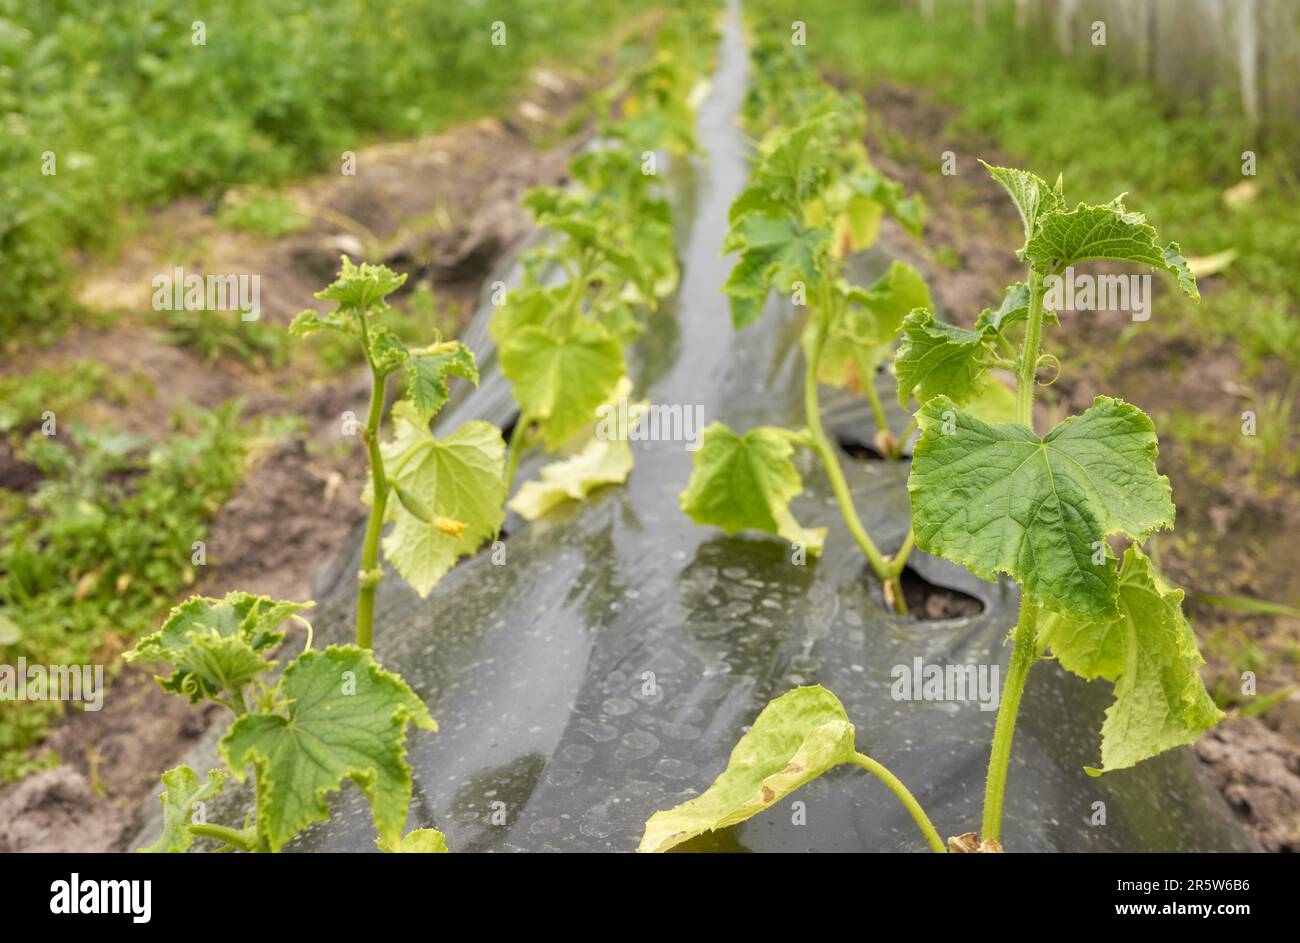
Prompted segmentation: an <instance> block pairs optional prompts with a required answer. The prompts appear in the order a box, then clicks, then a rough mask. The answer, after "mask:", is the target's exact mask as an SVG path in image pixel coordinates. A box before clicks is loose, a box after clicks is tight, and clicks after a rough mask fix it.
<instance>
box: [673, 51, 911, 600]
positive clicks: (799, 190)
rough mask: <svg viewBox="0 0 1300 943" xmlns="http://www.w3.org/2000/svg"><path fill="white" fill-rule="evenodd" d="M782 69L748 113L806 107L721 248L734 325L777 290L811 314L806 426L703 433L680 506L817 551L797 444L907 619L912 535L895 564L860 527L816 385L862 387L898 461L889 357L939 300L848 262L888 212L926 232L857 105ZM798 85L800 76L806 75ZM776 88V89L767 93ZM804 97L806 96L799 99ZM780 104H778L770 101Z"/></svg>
mask: <svg viewBox="0 0 1300 943" xmlns="http://www.w3.org/2000/svg"><path fill="white" fill-rule="evenodd" d="M769 61H781V62H786V63H788V65H787V66H786V67H785V68H784V69H783V70H775V71H777V73H778V74H786V75H787V76H788V77H789V81H788V82H786V83H784V84H780V83H768V84H767V85H763V86H760V87H759V88H760V92H759V93H757V95H756V96H755V97H751V107H750V113H751V114H752V115H754V116H761V115H763V114H766V113H767V109H768V108H769V107H774V108H778V111H777V113H783V112H782V111H780V110H779V106H780V105H781V104H786V103H790V104H792V102H790V99H791V98H792V97H793V98H794V99H795V100H797V102H799V103H800V104H801V105H802V106H803V107H804V108H805V109H806V110H805V114H806V115H807V116H806V117H805V118H804V120H802V121H801V122H800V123H798V124H796V125H794V126H793V127H781V126H778V127H774V128H772V129H771V130H769V131H768V132H767V133H766V134H765V135H764V136H763V139H762V141H761V142H760V143H759V144H758V148H757V156H756V158H755V161H754V167H753V170H752V172H751V179H750V184H749V186H748V187H747V188H746V189H745V190H744V191H743V192H742V193H741V194H740V195H739V196H738V197H737V198H736V200H735V201H734V202H733V203H732V206H731V213H730V224H731V229H730V231H729V232H728V234H727V238H726V241H725V242H724V244H723V251H724V252H732V251H734V252H738V253H739V254H740V259H739V262H738V263H737V265H736V267H735V269H734V270H733V271H732V273H731V277H730V278H729V279H728V281H727V284H726V292H727V295H728V298H729V301H730V306H731V316H732V321H733V323H734V324H735V325H736V327H737V328H741V327H745V326H746V325H748V324H751V323H753V322H754V321H755V320H757V319H758V317H759V315H760V314H761V313H762V310H763V306H764V304H765V303H766V301H767V298H768V296H769V295H770V293H771V292H772V291H773V290H776V291H778V292H782V293H788V294H789V295H790V296H791V297H792V298H793V299H794V301H795V303H796V304H798V305H805V306H807V307H808V308H809V314H808V319H807V323H806V325H805V327H804V330H803V335H802V347H803V353H804V358H805V370H804V413H805V423H806V425H805V427H804V428H802V429H781V428H776V427H769V426H764V427H760V428H757V429H751V430H750V431H749V432H747V433H745V434H744V435H740V434H738V433H736V432H733V431H732V430H730V429H728V428H727V427H726V426H725V425H723V424H722V423H718V422H715V423H712V424H711V425H710V426H709V427H708V428H707V429H705V431H704V440H703V445H702V447H701V448H700V450H699V451H698V452H696V453H695V468H694V472H693V473H692V475H691V480H690V482H689V484H688V485H687V488H686V490H685V491H683V492H682V494H681V505H682V509H683V510H684V511H685V512H686V513H687V514H689V515H690V516H691V519H692V520H694V521H695V522H696V523H698V524H707V525H713V526H717V527H721V528H722V529H723V530H724V531H726V532H727V533H735V532H737V531H740V530H762V531H766V532H768V533H774V534H777V535H778V536H780V537H783V538H785V539H786V540H788V541H790V542H791V543H792V544H795V545H797V546H799V547H802V548H804V549H805V550H806V551H807V552H808V553H811V554H813V555H817V554H819V553H820V552H821V549H822V544H823V541H824V538H825V531H824V530H823V529H809V528H804V527H802V526H801V525H799V523H798V522H797V521H796V520H795V518H794V515H793V514H792V513H791V511H790V507H789V503H790V501H791V499H793V498H794V497H796V496H797V495H798V494H799V493H800V492H802V490H803V483H802V480H801V478H800V476H799V473H798V471H797V469H796V468H795V466H794V464H793V463H792V462H791V460H790V456H791V454H792V452H793V449H794V446H807V447H809V448H812V449H813V451H814V452H816V453H817V455H818V456H819V457H820V458H821V460H822V464H823V466H824V467H825V469H826V474H827V477H828V478H829V479H830V482H831V487H832V489H833V490H834V492H835V497H836V500H837V502H838V504H839V508H840V512H841V514H842V515H843V517H844V521H845V523H846V524H847V526H848V529H849V532H850V533H851V534H852V536H853V538H854V540H855V541H856V542H857V544H858V546H859V547H860V548H861V549H862V552H863V553H864V554H865V555H866V557H867V560H868V561H869V562H870V564H871V568H872V570H873V571H874V572H875V574H876V576H877V578H879V579H880V581H881V583H882V585H883V588H884V595H885V598H886V600H887V602H888V603H889V605H890V606H891V607H893V608H894V609H895V610H896V611H898V612H900V613H904V612H906V603H905V601H904V599H903V593H902V590H901V586H900V583H899V577H900V574H901V573H902V570H903V566H904V565H905V563H906V561H907V556H908V554H909V552H910V550H911V546H912V538H911V535H910V534H908V536H907V537H906V538H905V539H904V541H903V543H902V546H901V547H900V548H899V549H898V551H897V552H896V553H895V554H894V555H893V556H892V557H889V556H886V555H885V554H884V553H882V552H881V551H880V549H879V548H878V547H877V545H876V543H875V541H874V540H872V538H871V536H870V535H869V534H868V533H867V531H866V528H865V527H863V525H862V521H861V519H860V518H859V516H858V513H857V509H856V508H855V507H854V504H853V498H852V495H851V494H850V492H849V486H848V482H847V481H846V480H845V477H844V472H843V469H842V468H841V467H840V462H839V457H838V455H837V453H836V451H835V446H834V445H833V444H832V443H831V441H830V439H829V437H828V436H827V435H826V431H825V429H824V428H823V426H822V421H821V406H820V402H819V384H821V383H828V384H833V385H838V386H843V387H846V388H849V389H853V390H857V391H860V392H862V393H865V394H866V396H867V398H868V400H869V402H870V403H871V404H872V410H873V413H874V414H875V416H876V421H877V424H878V433H877V436H876V440H877V442H878V443H879V444H880V447H881V450H882V452H884V453H885V454H887V455H890V456H894V457H897V456H899V455H900V454H901V447H902V441H901V440H899V439H898V438H896V437H895V436H893V434H892V433H891V432H890V430H889V426H888V421H887V419H886V417H885V412H884V407H883V405H882V404H881V402H880V398H879V396H878V394H877V392H876V387H875V376H876V372H877V370H878V369H879V368H880V367H881V365H882V364H883V363H884V361H885V360H886V359H887V358H888V357H889V355H890V354H891V352H892V351H893V345H894V340H895V337H896V336H897V333H898V330H899V328H900V326H901V325H902V322H903V318H904V316H905V315H906V314H907V312H908V311H911V310H912V309H913V308H917V307H924V306H928V305H929V304H930V294H929V290H928V289H927V288H926V286H925V283H924V281H923V280H922V279H921V277H920V275H919V274H918V273H917V272H916V270H915V269H913V268H912V267H911V266H909V265H906V264H904V263H902V262H895V263H894V264H893V265H892V266H891V267H890V269H889V271H888V272H886V273H885V275H883V276H881V277H880V278H879V279H877V280H876V281H875V282H874V283H873V284H872V285H870V286H868V287H866V288H861V287H859V286H856V285H853V284H852V283H850V282H849V281H848V279H847V278H846V277H845V262H844V260H845V256H846V255H848V254H849V253H852V252H856V251H860V250H862V249H865V248H867V247H868V246H869V245H871V244H872V243H873V242H875V240H876V238H877V234H878V231H879V225H880V221H881V219H882V218H883V216H884V214H885V213H890V214H891V215H893V216H895V217H896V218H898V219H899V220H900V221H902V222H903V223H904V224H905V225H907V226H908V227H909V228H911V229H913V230H914V231H915V230H918V229H919V227H920V224H921V211H920V206H919V203H918V202H917V201H916V200H915V199H914V198H904V197H903V195H902V191H901V188H899V187H898V185H897V184H896V183H894V182H893V181H890V180H887V179H886V178H885V177H883V176H882V175H881V174H880V173H879V172H878V171H876V170H875V169H874V168H873V167H872V166H871V164H870V162H869V160H868V159H867V155H866V150H865V148H864V147H863V145H862V143H861V139H862V134H863V126H864V122H865V118H864V116H863V113H862V108H861V104H860V102H858V101H857V100H856V99H852V98H848V97H846V96H842V95H839V94H838V93H835V92H834V91H833V90H830V89H828V88H825V87H824V86H823V85H822V84H821V83H820V80H818V79H817V78H816V77H815V75H811V76H810V75H808V74H806V73H805V71H803V70H804V69H805V68H806V66H804V65H803V64H802V61H801V60H798V59H792V58H790V57H789V56H784V57H783V58H780V59H776V58H775V54H773V58H772V59H771V60H769ZM801 77H802V78H801ZM763 89H767V92H766V93H765V92H763V91H762V90H763ZM792 89H797V90H798V91H797V92H794V91H791V90H792ZM764 94H771V95H774V96H777V105H775V106H773V105H770V104H756V102H765V101H766V99H764V98H763V97H762V96H763V95H764Z"/></svg>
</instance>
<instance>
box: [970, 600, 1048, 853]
mask: <svg viewBox="0 0 1300 943" xmlns="http://www.w3.org/2000/svg"><path fill="white" fill-rule="evenodd" d="M1037 624H1038V607H1037V606H1035V605H1034V604H1033V603H1031V602H1030V601H1029V600H1028V599H1026V598H1025V597H1024V596H1023V595H1022V596H1021V597H1020V619H1019V621H1018V622H1017V623H1016V635H1015V648H1014V649H1013V650H1012V652H1011V666H1010V668H1009V670H1008V671H1007V682H1006V684H1004V685H1003V686H1002V700H1001V701H1000V703H999V704H998V719H997V724H996V725H995V726H994V728H993V749H992V750H991V751H990V753H989V773H988V779H987V780H985V783H984V823H983V825H982V826H981V827H980V840H981V841H987V840H990V839H992V840H993V841H1001V840H1002V839H1001V835H1002V801H1003V799H1004V798H1005V797H1006V792H1007V766H1008V764H1009V763H1010V762H1011V741H1012V740H1013V739H1014V737H1015V734H1016V714H1017V713H1019V711H1020V696H1021V694H1023V693H1024V690H1025V679H1026V678H1028V677H1029V669H1030V668H1032V667H1033V664H1034V661H1035V660H1036V659H1037V657H1038V653H1037V651H1036V650H1035V648H1034V633H1035V630H1036V628H1037Z"/></svg>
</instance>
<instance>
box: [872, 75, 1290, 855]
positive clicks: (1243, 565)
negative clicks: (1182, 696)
mask: <svg viewBox="0 0 1300 943" xmlns="http://www.w3.org/2000/svg"><path fill="white" fill-rule="evenodd" d="M865 95H866V98H867V108H868V113H869V114H870V115H872V116H873V118H876V119H877V120H874V121H873V122H872V123H871V125H870V127H869V130H868V134H867V144H868V146H869V147H870V148H871V152H872V159H873V161H875V163H876V164H877V165H879V167H880V168H881V170H883V171H885V172H886V173H889V174H891V175H892V176H894V177H896V178H897V179H899V180H901V181H903V182H904V183H905V184H906V185H907V186H908V188H909V189H911V190H914V191H917V192H920V193H921V194H922V195H923V196H924V197H925V198H926V201H927V210H928V213H929V215H928V218H927V222H926V234H925V239H924V246H923V245H922V244H921V243H920V242H918V241H917V240H915V239H912V238H911V237H910V236H908V235H907V234H906V233H905V232H904V231H903V230H902V229H901V227H898V226H897V225H896V224H894V223H893V222H892V221H889V220H887V221H886V225H887V226H889V233H890V236H891V238H892V239H893V241H894V242H895V243H896V244H898V245H902V246H904V247H905V248H906V249H907V251H908V252H910V253H911V254H912V255H913V260H914V261H915V262H917V263H918V264H920V265H922V266H923V267H924V270H925V271H926V274H927V278H928V280H929V283H930V286H931V290H932V291H933V292H934V295H935V299H936V302H937V303H938V304H939V305H940V306H941V308H942V309H943V311H944V313H945V316H946V317H947V318H949V319H950V320H953V321H955V322H956V323H959V324H962V325H965V326H967V327H969V326H971V325H972V324H973V323H974V320H975V318H976V317H977V316H978V314H979V312H980V310H981V309H982V308H984V307H996V306H997V304H998V303H999V302H1000V301H1001V299H1002V295H1003V292H1004V290H1005V287H1006V286H1007V285H1009V284H1011V283H1012V282H1015V281H1018V280H1020V279H1021V278H1023V272H1022V271H1021V270H1020V269H1019V268H1018V267H1017V262H1016V258H1015V255H1014V252H1013V250H1014V249H1015V248H1016V247H1018V246H1019V245H1020V244H1021V243H1022V242H1023V239H1024V233H1023V229H1022V227H1021V223H1020V219H1019V216H1018V215H1017V214H1016V211H1015V208H1014V207H1013V206H1012V204H1011V203H1010V201H1009V200H1008V199H1007V197H1006V195H1005V193H1004V192H1003V191H1002V190H1001V188H1000V187H999V186H998V184H997V183H996V182H995V181H993V180H992V179H991V178H990V177H989V176H988V174H987V172H985V171H984V169H983V168H982V167H981V166H980V165H979V164H978V163H977V158H982V159H984V160H986V161H988V162H989V163H991V164H995V165H997V164H1003V165H1010V166H1015V165H1016V162H1015V160H1014V159H1012V158H1008V157H1007V156H1006V155H1005V154H1002V153H1001V152H1000V151H999V149H998V148H997V147H996V146H994V144H993V142H992V141H990V140H988V139H987V138H983V137H981V136H980V135H977V134H972V133H970V132H968V131H966V130H964V129H960V128H958V127H956V126H955V125H954V123H953V120H952V119H953V117H954V112H953V110H952V109H951V108H949V107H947V106H944V105H942V104H939V103H936V102H934V101H932V100H930V99H928V98H927V97H926V96H925V94H924V93H923V92H921V91H918V90H917V89H913V88H908V87H902V86H898V85H894V84H888V83H886V84H880V85H877V86H874V87H872V88H870V89H867V90H866V92H865ZM946 150H952V151H954V152H955V154H956V155H957V174H956V176H955V177H945V176H942V175H941V174H940V172H939V162H940V155H941V154H942V153H943V152H944V151H946ZM1067 182H1068V181H1067ZM1139 197H1140V195H1135V199H1134V202H1135V203H1137V204H1140V199H1139ZM1190 238H1191V236H1190V235H1189V236H1188V239H1189V240H1190ZM937 248H942V250H943V252H944V253H945V256H946V257H940V256H938V255H936V252H935V250H936V249H937ZM1096 271H1098V272H1103V271H1107V269H1105V268H1103V267H1097V268H1096ZM1115 271H1119V270H1118V269H1115ZM1159 281H1160V280H1159V279H1155V280H1153V283H1154V284H1157V285H1158V284H1159ZM1217 287H1218V286H1217V285H1216V284H1215V281H1214V279H1212V278H1211V279H1208V280H1204V281H1203V282H1202V285H1201V291H1202V294H1203V295H1209V294H1212V293H1213V292H1214V291H1216V290H1217ZM1161 289H1164V290H1168V286H1159V287H1158V288H1157V290H1158V291H1159V290H1161ZM1155 304H1157V305H1158V304H1159V298H1157V299H1156V301H1155ZM1129 325H1130V320H1129V318H1128V317H1127V316H1126V315H1124V314H1122V313H1118V314H1115V315H1113V316H1106V315H1099V314H1071V313H1069V312H1065V313H1063V316H1062V323H1061V325H1060V326H1058V327H1053V328H1052V329H1051V331H1050V333H1049V334H1048V336H1047V342H1048V343H1049V344H1050V345H1051V347H1050V349H1051V351H1052V353H1055V354H1057V356H1059V357H1060V359H1061V361H1062V363H1063V364H1066V368H1065V370H1064V371H1063V372H1062V375H1061V377H1060V379H1059V380H1058V382H1056V383H1054V384H1053V385H1052V386H1050V387H1048V388H1047V389H1046V390H1045V391H1044V392H1043V395H1042V396H1040V397H1039V401H1038V403H1037V404H1036V407H1035V409H1036V416H1035V421H1036V422H1037V424H1038V425H1039V427H1040V428H1044V427H1049V426H1050V425H1052V424H1055V423H1056V422H1059V421H1060V420H1061V419H1063V418H1065V416H1067V415H1071V414H1075V413H1079V412H1082V411H1083V410H1084V409H1086V408H1087V407H1088V406H1090V405H1091V404H1092V400H1093V398H1094V397H1095V396H1096V395H1098V394H1100V393H1106V394H1108V395H1111V396H1118V397H1121V398H1123V399H1125V400H1127V401H1129V402H1131V403H1134V404H1136V405H1138V406H1140V407H1141V408H1142V409H1144V410H1146V411H1147V412H1148V413H1149V414H1151V415H1152V417H1153V418H1154V419H1155V422H1156V426H1157V428H1158V429H1161V435H1160V444H1161V455H1160V470H1161V472H1163V473H1164V474H1166V475H1168V476H1169V478H1170V480H1171V482H1172V485H1173V492H1174V501H1175V503H1176V505H1177V506H1178V525H1177V531H1176V532H1175V534H1174V535H1170V536H1160V537H1159V538H1157V542H1158V548H1157V549H1158V550H1159V551H1160V565H1161V567H1162V571H1163V573H1164V574H1165V576H1166V577H1167V579H1169V580H1170V581H1171V582H1173V583H1174V584H1175V585H1177V586H1182V587H1185V588H1187V589H1188V595H1187V606H1188V610H1189V613H1190V615H1191V618H1192V622H1193V625H1194V626H1195V627H1196V629H1197V632H1198V635H1199V636H1200V637H1201V639H1202V650H1203V651H1205V652H1206V658H1207V661H1208V664H1207V666H1206V668H1205V669H1204V670H1203V675H1204V677H1205V679H1206V681H1207V683H1208V684H1209V685H1210V686H1211V690H1214V689H1215V688H1216V687H1222V686H1226V687H1227V688H1229V689H1233V690H1236V689H1239V687H1240V685H1241V682H1242V679H1241V677H1240V673H1241V670H1242V665H1241V663H1240V661H1239V660H1238V659H1235V658H1234V657H1232V654H1231V650H1228V649H1225V648H1224V647H1222V646H1214V645H1207V644H1206V640H1207V639H1217V638H1221V637H1228V638H1234V639H1237V640H1238V641H1239V642H1243V641H1244V643H1245V644H1247V645H1252V646H1256V647H1257V649H1258V651H1259V652H1260V657H1259V659H1258V663H1255V662H1252V665H1253V670H1254V671H1255V673H1256V683H1257V690H1258V693H1259V694H1260V695H1265V694H1267V693H1269V692H1272V691H1278V690H1281V689H1283V688H1285V687H1287V686H1288V685H1293V684H1295V683H1296V680H1297V679H1296V677H1295V667H1294V666H1295V664H1296V662H1295V658H1296V650H1297V645H1298V644H1300V620H1297V619H1289V618H1282V617H1267V616H1245V615H1243V614H1242V613H1239V612H1231V611H1227V610H1224V609H1221V608H1217V607H1214V606H1211V605H1209V604H1207V603H1205V602H1203V601H1201V600H1200V599H1198V597H1197V596H1196V595H1195V592H1200V593H1205V594H1209V595H1216V596H1250V597H1254V598H1258V599H1265V600H1275V601H1281V602H1294V601H1295V598H1296V597H1295V594H1296V589H1297V582H1296V578H1295V573H1296V572H1297V570H1300V542H1297V541H1296V540H1295V539H1294V537H1293V535H1294V534H1295V533H1296V532H1297V528H1298V527H1300V489H1297V487H1296V486H1297V482H1296V481H1295V480H1294V479H1286V478H1283V477H1281V476H1280V475H1279V474H1278V473H1277V472H1275V471H1274V470H1272V469H1269V468H1267V467H1263V468H1261V467H1260V464H1259V462H1258V460H1257V458H1256V457H1255V456H1254V455H1253V453H1252V452H1251V451H1249V450H1247V449H1243V448H1236V447H1233V446H1232V445H1231V444H1228V445H1224V446H1222V447H1214V446H1209V447H1207V446H1205V445H1204V444H1193V443H1190V442H1187V441H1184V440H1181V439H1180V438H1179V437H1178V436H1177V435H1176V434H1173V433H1171V432H1170V431H1169V428H1168V424H1167V423H1162V418H1163V417H1165V416H1167V415H1168V414H1169V413H1170V412H1172V411H1174V410H1180V411H1184V412H1193V413H1198V414H1200V415H1202V416H1206V417H1209V418H1210V419H1211V420H1212V421H1213V422H1215V423H1217V424H1221V428H1223V429H1225V430H1227V429H1231V430H1237V429H1239V427H1240V422H1241V413H1242V411H1243V409H1247V408H1252V406H1253V404H1256V403H1258V402H1259V401H1260V399H1261V398H1263V397H1265V396H1268V395H1276V396H1287V395H1289V393H1290V392H1291V391H1289V390H1288V388H1287V384H1288V382H1289V376H1288V374H1287V371H1286V370H1285V369H1284V368H1283V367H1282V365H1280V364H1279V365H1277V369H1272V368H1268V369H1265V370H1264V371H1263V375H1262V376H1257V377H1248V376H1246V374H1245V371H1244V370H1243V367H1242V364H1241V363H1240V362H1239V360H1238V358H1237V356H1236V354H1235V352H1234V351H1232V350H1230V349H1226V348H1224V347H1222V346H1219V345H1216V344H1215V343H1213V342H1211V341H1208V340H1207V339H1206V338H1204V337H1202V336H1200V335H1198V334H1197V333H1195V332H1194V331H1193V330H1192V329H1190V328H1189V329H1188V330H1187V331H1186V332H1182V331H1179V332H1177V333H1171V332H1169V331H1157V330H1133V331H1128V332H1126V333H1125V329H1126V327H1129ZM1224 438H1225V440H1227V441H1230V440H1231V436H1225V437H1224ZM1206 468H1209V469H1211V470H1212V474H1207V473H1205V471H1204V469H1206ZM1150 544H1151V541H1148V548H1150ZM1245 700H1246V702H1247V703H1248V702H1249V698H1246V699H1245ZM1298 745H1300V696H1297V695H1295V694H1293V695H1291V697H1290V698H1289V699H1288V700H1285V701H1283V702H1282V703H1280V704H1278V705H1276V706H1274V707H1272V708H1270V709H1269V710H1268V711H1266V712H1265V713H1264V714H1263V715H1262V716H1261V717H1260V718H1258V719H1252V718H1247V717H1242V716H1240V714H1239V713H1238V712H1236V711H1233V712H1230V713H1229V718H1228V720H1227V721H1226V722H1225V723H1224V724H1222V725H1220V726H1219V727H1218V728H1217V729H1216V730H1214V731H1213V732H1212V733H1210V734H1208V735H1207V736H1206V737H1205V738H1203V739H1202V741H1201V743H1200V744H1199V745H1198V747H1197V755H1198V756H1200V758H1201V759H1202V760H1203V761H1204V762H1205V764H1206V766H1207V769H1208V771H1209V773H1210V775H1211V778H1212V779H1213V781H1214V782H1216V783H1217V784H1218V786H1219V788H1220V789H1221V790H1222V791H1223V794H1224V796H1225V797H1226V798H1227V800H1228V802H1229V804H1230V805H1231V806H1232V807H1233V808H1234V809H1235V810H1236V811H1237V812H1238V814H1239V815H1240V816H1241V817H1242V820H1243V822H1244V823H1245V824H1246V825H1247V827H1248V828H1249V829H1250V830H1251V831H1252V832H1253V833H1254V834H1255V836H1256V837H1257V838H1258V839H1259V841H1260V843H1261V845H1262V846H1263V847H1265V848H1268V849H1270V850H1277V851H1296V850H1300V747H1298Z"/></svg>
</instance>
